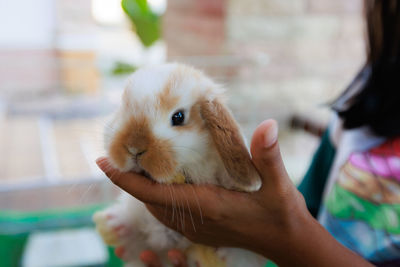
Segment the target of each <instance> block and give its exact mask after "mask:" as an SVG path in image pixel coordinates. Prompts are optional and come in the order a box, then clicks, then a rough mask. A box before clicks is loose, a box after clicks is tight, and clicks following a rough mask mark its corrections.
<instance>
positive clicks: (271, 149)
mask: <svg viewBox="0 0 400 267" xmlns="http://www.w3.org/2000/svg"><path fill="white" fill-rule="evenodd" d="M250 150H251V154H252V160H253V163H254V165H255V166H256V168H257V170H258V171H259V172H260V175H261V179H262V180H263V186H262V188H263V187H265V186H268V184H269V183H274V184H276V183H281V182H282V181H283V180H285V179H288V175H287V173H286V169H285V166H284V164H283V161H282V157H281V153H280V150H279V144H278V124H277V123H276V121H275V120H266V121H264V122H262V123H261V124H260V125H259V126H258V127H257V129H256V130H255V132H254V134H253V138H252V142H251V149H250Z"/></svg>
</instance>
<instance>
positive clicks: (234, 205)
mask: <svg viewBox="0 0 400 267" xmlns="http://www.w3.org/2000/svg"><path fill="white" fill-rule="evenodd" d="M277 136H278V129H277V124H276V122H275V121H273V120H268V121H265V122H263V123H262V124H261V125H260V126H259V127H258V128H257V129H256V131H255V133H254V135H253V139H252V144H251V154H252V157H253V162H254V164H255V166H256V167H257V169H258V171H259V173H260V176H261V178H262V180H263V185H262V187H261V189H260V190H259V191H257V192H254V193H244V192H236V191H230V190H226V189H223V188H221V187H217V186H211V185H189V184H183V185H173V187H174V191H175V194H174V197H173V198H171V195H170V191H169V189H168V187H167V186H166V185H162V184H158V183H155V182H152V181H150V180H148V179H146V178H145V177H143V176H140V175H138V174H135V173H120V172H118V171H117V170H115V169H111V168H110V167H109V166H110V165H109V164H108V162H107V159H106V158H102V159H99V160H98V165H99V166H100V168H101V169H102V170H103V171H104V172H105V173H106V175H107V176H108V177H110V179H111V180H112V182H113V183H115V184H116V185H117V186H119V187H121V188H122V189H123V190H125V191H126V192H128V193H130V194H131V195H133V196H134V197H136V198H138V199H139V200H141V201H143V202H144V203H146V205H147V207H148V209H149V210H150V212H152V214H153V215H154V216H155V217H157V218H158V219H159V220H160V221H161V222H162V223H164V224H165V225H167V226H168V227H170V228H173V229H175V230H176V231H178V232H180V233H182V234H183V235H185V236H186V237H187V238H188V239H190V240H192V241H193V242H196V243H203V244H206V245H210V246H230V247H241V248H246V249H249V250H252V251H254V252H257V253H260V254H262V255H264V256H265V257H267V258H269V259H271V260H273V261H274V262H276V263H277V264H278V265H280V266H347V265H351V266H370V264H369V263H368V262H366V261H365V260H363V259H362V258H361V257H359V256H358V255H356V254H355V253H353V252H352V251H350V250H348V249H346V248H345V247H344V246H342V245H341V244H339V243H338V242H337V241H336V240H335V239H334V238H333V237H332V236H331V235H330V234H329V233H328V232H327V231H326V230H325V229H324V228H323V227H322V226H321V225H320V224H319V223H318V222H317V221H316V220H315V219H314V218H313V217H312V216H311V215H310V213H309V212H308V211H307V208H306V205H305V202H304V198H303V196H302V195H301V193H300V192H299V191H298V190H297V189H296V187H295V186H294V185H293V183H292V182H291V181H290V179H289V177H288V175H287V173H286V170H285V167H284V165H283V162H282V159H281V155H280V151H279V145H278V142H277ZM176 203H178V204H179V205H180V206H181V212H183V213H184V215H183V216H181V219H182V220H184V223H179V224H177V222H176V220H174V221H172V220H171V218H172V212H173V208H174V205H175V204H176Z"/></svg>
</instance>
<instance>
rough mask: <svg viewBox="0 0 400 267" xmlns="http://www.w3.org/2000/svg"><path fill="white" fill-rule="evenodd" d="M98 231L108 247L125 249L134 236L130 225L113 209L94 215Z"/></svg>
mask: <svg viewBox="0 0 400 267" xmlns="http://www.w3.org/2000/svg"><path fill="white" fill-rule="evenodd" d="M93 221H94V222H95V224H96V230H97V231H98V232H99V233H100V235H101V237H102V238H103V240H104V242H105V243H106V244H107V245H110V246H115V247H123V246H124V245H125V244H124V243H126V241H127V240H128V239H129V237H130V235H131V234H132V229H131V228H130V227H129V226H128V223H127V222H126V221H124V220H123V218H122V217H121V216H118V215H117V214H116V213H115V212H113V210H112V209H106V210H104V211H99V212H96V213H95V214H94V215H93Z"/></svg>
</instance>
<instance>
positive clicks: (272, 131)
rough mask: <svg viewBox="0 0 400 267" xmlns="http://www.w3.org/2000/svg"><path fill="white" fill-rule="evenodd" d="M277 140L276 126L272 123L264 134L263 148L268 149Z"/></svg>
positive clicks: (274, 122)
mask: <svg viewBox="0 0 400 267" xmlns="http://www.w3.org/2000/svg"><path fill="white" fill-rule="evenodd" d="M277 140H278V124H277V123H276V121H272V122H271V125H270V126H269V127H268V128H267V130H266V131H265V133H264V147H265V148H269V147H270V146H272V145H273V144H275V142H276V141H277Z"/></svg>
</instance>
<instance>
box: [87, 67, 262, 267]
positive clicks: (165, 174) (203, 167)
mask: <svg viewBox="0 0 400 267" xmlns="http://www.w3.org/2000/svg"><path fill="white" fill-rule="evenodd" d="M166 90H169V91H168V92H167V94H166V95H167V96H166V95H163V92H164V91H166ZM222 93H223V90H222V89H221V88H220V87H218V86H217V85H216V84H215V83H214V82H213V81H211V80H210V79H209V78H207V77H206V76H205V75H203V74H202V73H201V72H199V71H197V70H195V69H192V68H190V67H187V66H183V65H180V64H165V65H160V66H154V67H147V68H143V69H140V70H138V71H136V72H135V73H134V74H133V75H132V76H131V77H130V78H129V81H128V83H127V86H126V89H125V92H124V95H123V98H122V102H123V103H122V104H121V106H120V108H119V110H117V112H116V113H115V115H114V117H113V119H112V120H111V121H110V122H109V125H108V126H107V127H106V128H105V131H106V132H105V148H106V151H107V153H108V157H109V159H110V162H111V164H112V166H113V167H115V168H117V169H119V170H121V171H136V172H140V171H143V170H144V171H146V173H147V174H148V175H149V176H151V178H152V179H154V180H156V181H158V182H161V183H164V182H166V183H168V182H171V181H172V180H173V179H174V174H176V173H184V174H185V176H186V177H187V179H188V180H189V181H190V182H191V183H194V184H200V183H211V184H218V185H222V186H223V187H225V188H235V189H238V188H239V189H240V188H241V189H242V190H244V191H255V190H258V188H259V187H260V186H261V183H260V180H259V179H256V180H254V182H253V183H251V184H250V185H238V182H237V181H234V180H233V179H232V178H231V177H230V175H229V174H228V172H227V170H226V169H225V168H224V162H223V159H221V156H220V154H219V153H218V151H217V149H216V147H215V143H214V142H213V139H212V138H211V136H210V132H209V131H207V130H206V129H205V125H204V123H203V122H202V121H201V120H199V117H197V118H196V116H198V114H195V109H193V108H192V107H193V106H195V105H196V104H197V102H198V101H199V99H200V98H202V99H203V100H207V101H212V100H214V99H221V96H222ZM171 94H172V95H171ZM171 96H172V100H174V98H176V99H175V101H169V102H171V103H167V102H168V101H167V99H165V97H167V98H168V97H170V98H171ZM163 97H164V99H163ZM169 100H171V99H169ZM161 102H163V104H165V105H167V106H168V105H169V106H168V108H165V107H164V108H160V105H162V103H161ZM177 110H184V111H185V122H190V123H191V124H190V125H189V124H188V125H189V126H190V127H189V128H187V129H184V128H179V127H172V126H171V116H172V115H173V114H174V113H175V112H176V111H177ZM141 116H144V117H145V119H146V123H144V124H140V125H147V126H148V127H149V129H150V132H151V137H146V136H143V135H140V134H142V133H140V134H139V135H137V136H140V138H143V140H145V142H158V140H164V141H165V142H167V143H165V146H166V147H167V150H171V151H172V152H171V151H170V152H171V153H169V154H168V153H167V152H166V153H167V154H165V155H168V156H171V157H173V160H172V161H170V162H165V159H155V158H154V160H152V165H155V164H159V165H160V166H163V164H164V165H165V166H166V167H165V168H161V169H160V170H157V171H152V170H151V167H152V165H150V166H149V167H147V166H146V167H147V169H146V168H144V167H143V166H142V165H145V164H144V163H142V164H141V162H144V159H145V158H143V159H142V158H139V159H138V158H137V157H133V156H132V154H136V153H138V152H140V151H139V150H143V148H139V147H137V146H135V145H132V144H131V143H129V142H128V143H125V140H120V141H118V142H121V144H118V146H124V148H123V149H122V150H121V149H120V147H118V149H120V150H115V149H116V148H115V146H116V145H115V143H116V142H117V141H116V140H117V139H118V138H119V139H123V138H126V135H123V136H125V137H123V136H119V135H121V132H122V131H127V132H129V131H135V129H134V128H132V129H128V130H126V129H125V130H123V128H124V127H125V128H126V127H127V125H128V124H129V123H130V119H131V118H132V117H134V118H138V117H141ZM196 119H197V121H194V122H193V120H196ZM134 124H135V122H133V124H132V125H134ZM135 125H136V124H135ZM132 127H134V126H132ZM182 129H183V130H182ZM143 134H144V135H146V134H145V133H143ZM147 134H149V133H147ZM149 136H150V134H149ZM146 138H147V139H146ZM150 139H151V140H152V141H148V140H150ZM155 140H156V141H155ZM157 144H158V143H157ZM158 145H159V146H161V147H163V145H164V143H160V144H158ZM149 146H150V145H149ZM163 148H164V147H163ZM150 149H151V148H148V147H146V151H148V150H150ZM113 151H114V152H113ZM115 151H117V152H115ZM115 153H117V154H118V153H119V155H115ZM121 153H122V154H124V155H123V156H122V157H121V155H120V154H121ZM150 153H151V152H146V153H145V155H144V156H143V157H146V156H149V157H150V155H147V154H150ZM135 158H136V159H135ZM141 159H142V161H141ZM160 174H161V175H160ZM188 197H190V196H188ZM191 197H196V196H191ZM178 216H179V214H178V212H177V214H176V217H175V218H173V219H174V220H175V221H176V222H177V223H180V221H179V217H178ZM94 220H95V222H96V223H97V225H98V228H99V230H100V232H101V233H102V235H113V238H114V239H116V240H117V241H116V244H113V245H117V246H122V247H124V249H125V252H124V256H123V258H124V260H125V261H126V262H129V263H130V264H132V266H142V264H141V263H140V261H139V254H140V252H141V251H143V250H145V249H151V250H154V251H155V252H156V253H160V255H165V252H166V251H167V250H168V249H171V248H180V249H185V248H187V247H188V246H189V245H190V244H191V243H190V242H189V241H188V240H187V239H186V238H184V237H183V236H181V235H180V234H178V233H177V232H175V231H173V230H170V229H168V228H166V227H165V226H164V225H162V224H160V223H159V222H158V221H157V220H156V219H155V218H154V217H153V216H152V215H151V214H150V213H149V212H148V211H147V209H146V208H145V206H144V205H143V204H142V203H141V202H139V201H137V200H136V199H134V198H133V197H131V196H129V195H127V194H122V195H121V197H120V199H119V201H118V202H117V203H116V204H114V205H113V206H111V207H109V208H107V209H106V210H104V211H101V212H98V213H96V214H95V216H94ZM171 220H172V218H171ZM185 227H193V226H191V225H190V226H188V225H186V226H185ZM218 253H219V254H221V255H222V254H223V255H225V256H227V259H228V262H227V265H226V266H262V265H263V264H264V263H265V259H262V258H261V257H260V256H258V255H256V254H254V253H252V252H248V251H245V250H240V249H219V250H218ZM243 261H245V263H244V262H243Z"/></svg>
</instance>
